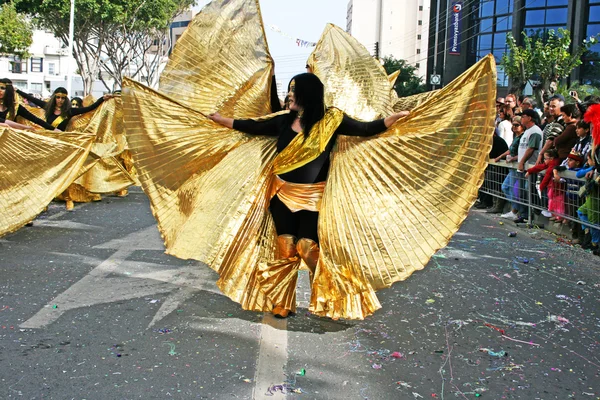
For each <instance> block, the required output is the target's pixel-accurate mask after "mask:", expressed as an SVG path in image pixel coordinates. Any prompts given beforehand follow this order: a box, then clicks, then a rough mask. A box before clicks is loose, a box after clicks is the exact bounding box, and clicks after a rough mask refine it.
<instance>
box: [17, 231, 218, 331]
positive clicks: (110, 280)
mask: <svg viewBox="0 0 600 400" xmlns="http://www.w3.org/2000/svg"><path fill="white" fill-rule="evenodd" d="M97 247H98V248H115V247H117V248H118V250H117V251H116V252H115V253H114V254H113V255H112V256H110V257H109V258H108V259H106V260H105V261H103V262H102V263H100V265H98V266H97V267H96V268H94V269H93V270H92V271H91V272H90V273H89V274H88V275H86V276H85V277H83V278H82V279H81V280H79V281H78V282H76V283H75V284H74V285H73V286H71V287H70V288H68V289H67V290H66V291H64V292H63V293H61V294H60V295H58V296H57V297H56V298H54V299H53V300H52V301H50V302H49V303H48V304H47V305H46V306H45V307H44V308H42V309H41V310H40V311H38V313H37V314H35V315H34V316H33V317H31V318H30V319H28V320H27V321H25V322H24V323H22V324H21V325H20V326H21V327H22V328H41V327H44V326H46V325H48V324H50V323H52V322H54V321H56V320H57V319H58V318H59V317H60V316H61V315H63V314H64V313H65V312H66V311H68V310H72V309H76V308H81V307H89V306H92V305H95V304H102V303H112V302H117V301H121V300H128V299H133V298H139V297H145V296H151V295H154V294H159V293H168V292H172V291H175V293H174V294H173V295H172V296H170V297H169V298H168V299H167V301H166V303H165V304H162V305H161V307H160V309H159V310H158V312H157V316H155V317H154V319H153V320H152V322H151V325H150V326H152V325H154V324H156V323H157V322H158V321H160V320H161V319H162V318H164V317H165V316H166V315H168V314H169V313H170V312H171V311H172V310H174V309H176V308H177V307H178V305H179V304H181V302H183V301H185V300H187V299H188V298H190V297H191V296H193V295H194V294H195V293H197V292H199V291H201V290H204V291H211V292H215V293H220V292H219V291H218V289H217V288H216V286H215V284H214V282H212V281H213V280H214V279H212V280H211V275H212V272H211V271H209V269H208V268H207V267H206V266H202V265H198V264H196V265H191V266H187V267H185V268H179V269H177V270H172V269H166V270H165V269H164V265H160V264H154V263H147V262H140V261H131V260H126V259H127V257H128V256H130V255H131V254H132V253H133V252H134V251H136V250H140V249H143V250H148V249H151V250H162V249H164V247H163V246H162V243H161V241H160V237H159V235H158V232H157V230H156V227H155V226H151V227H149V228H146V229H144V230H142V231H139V232H136V233H133V234H131V235H128V236H127V237H125V238H122V239H118V240H112V241H110V242H107V243H104V244H102V245H100V246H97ZM181 286H185V289H184V290H180V287H181ZM54 305H56V308H54ZM169 310H171V311H169Z"/></svg>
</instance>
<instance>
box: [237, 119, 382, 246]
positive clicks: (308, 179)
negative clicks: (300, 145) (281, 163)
mask: <svg viewBox="0 0 600 400" xmlns="http://www.w3.org/2000/svg"><path fill="white" fill-rule="evenodd" d="M292 122H293V120H292V117H291V116H290V115H278V116H276V117H274V118H272V119H270V120H267V121H253V120H234V122H233V128H234V129H236V130H239V131H241V132H244V133H248V134H252V135H267V136H278V139H277V152H281V151H282V150H283V149H284V148H285V147H286V146H287V145H288V144H290V142H291V141H292V140H293V139H294V138H295V137H296V136H297V135H298V133H297V132H295V131H294V130H292ZM385 130H386V127H385V124H384V122H383V119H379V120H376V121H372V122H360V121H356V120H354V119H352V118H350V117H348V116H347V115H344V118H343V120H342V123H341V124H340V126H339V127H338V128H337V129H336V131H335V133H334V134H333V136H332V138H331V140H330V141H329V143H328V144H327V147H326V148H325V151H323V153H321V154H320V155H319V156H318V157H317V158H316V159H314V160H313V161H311V162H309V163H307V164H305V165H303V166H301V167H299V168H296V169H295V170H293V171H290V172H287V173H285V174H281V175H279V177H280V178H281V179H283V180H284V181H286V182H294V183H317V182H323V181H325V180H326V179H327V175H328V173H329V161H330V160H329V155H330V153H331V149H332V148H333V145H334V144H335V141H336V139H337V135H348V136H373V135H376V134H378V133H381V132H383V131H385ZM269 210H270V211H271V214H272V216H273V220H274V222H275V228H276V230H277V234H278V235H283V234H290V235H294V236H296V237H297V238H309V239H312V240H314V241H315V242H317V243H318V242H319V238H318V235H317V221H318V218H319V213H318V212H314V211H306V210H302V211H298V212H292V211H290V210H289V209H288V208H287V206H286V205H285V204H283V203H282V202H281V200H279V198H278V197H277V196H275V197H273V198H272V199H271V203H270V205H269Z"/></svg>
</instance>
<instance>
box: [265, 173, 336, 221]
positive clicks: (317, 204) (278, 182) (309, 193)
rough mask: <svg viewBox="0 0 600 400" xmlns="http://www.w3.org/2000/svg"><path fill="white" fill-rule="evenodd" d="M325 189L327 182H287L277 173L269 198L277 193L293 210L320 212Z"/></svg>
mask: <svg viewBox="0 0 600 400" xmlns="http://www.w3.org/2000/svg"><path fill="white" fill-rule="evenodd" d="M324 191H325V182H318V183H292V182H286V181H284V180H283V179H281V178H280V177H279V176H277V175H275V179H274V180H273V185H272V186H271V195H270V197H269V198H271V199H272V198H273V196H275V195H277V197H279V200H281V201H282V202H283V204H285V205H286V206H287V208H289V209H290V211H292V212H297V211H300V210H307V211H315V212H318V211H319V209H320V208H321V199H322V198H323V192H324Z"/></svg>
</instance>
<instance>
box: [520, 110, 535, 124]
mask: <svg viewBox="0 0 600 400" xmlns="http://www.w3.org/2000/svg"><path fill="white" fill-rule="evenodd" d="M523 115H527V116H528V117H529V118H531V119H532V120H533V122H535V123H538V122H539V121H540V114H538V113H537V111H534V110H532V109H527V110H523V112H522V113H521V116H523Z"/></svg>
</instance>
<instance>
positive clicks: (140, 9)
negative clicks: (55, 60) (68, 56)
mask: <svg viewBox="0 0 600 400" xmlns="http://www.w3.org/2000/svg"><path fill="white" fill-rule="evenodd" d="M193 3H194V0H152V1H148V0H76V3H75V23H74V25H75V31H74V40H73V57H74V58H75V61H76V62H77V67H78V70H79V71H80V74H81V77H82V79H83V83H84V92H85V94H89V93H90V92H91V88H92V83H93V81H94V80H95V79H96V78H97V77H98V76H99V75H100V73H101V58H102V56H103V51H105V46H106V45H107V42H108V41H109V39H112V38H113V37H114V36H115V35H120V34H121V33H120V32H121V31H122V29H123V27H126V28H127V31H128V32H129V33H131V32H137V31H139V30H143V29H150V28H155V29H161V28H162V29H164V28H165V27H168V26H169V24H170V22H171V21H172V20H173V18H174V17H175V16H176V15H177V13H179V12H180V11H181V10H183V9H184V8H185V7H188V6H189V5H191V4H193ZM16 5H17V9H18V10H20V11H22V12H26V13H28V14H30V15H31V16H32V17H34V21H35V22H36V23H37V25H38V26H40V27H42V28H44V29H47V30H49V31H50V32H52V33H53V34H54V35H55V36H56V37H57V38H58V39H60V40H61V41H62V42H63V43H64V44H65V45H67V44H68V40H69V12H70V5H71V1H70V0H16Z"/></svg>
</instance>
